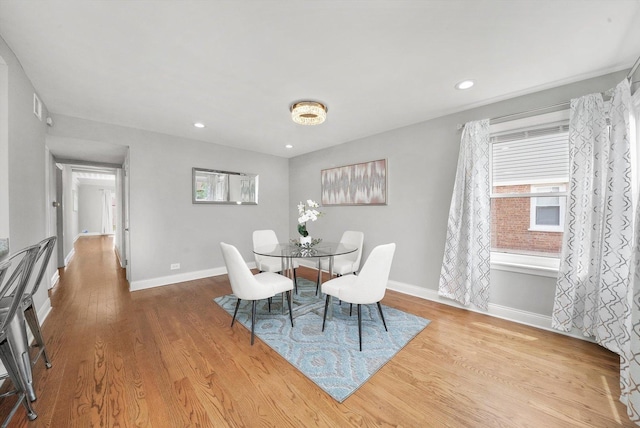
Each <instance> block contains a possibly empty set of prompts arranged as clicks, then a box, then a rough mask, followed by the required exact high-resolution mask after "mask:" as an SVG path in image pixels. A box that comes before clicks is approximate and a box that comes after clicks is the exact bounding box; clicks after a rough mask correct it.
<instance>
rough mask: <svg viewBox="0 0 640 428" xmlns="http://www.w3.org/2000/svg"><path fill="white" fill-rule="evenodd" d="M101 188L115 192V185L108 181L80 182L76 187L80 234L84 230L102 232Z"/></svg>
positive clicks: (92, 232)
mask: <svg viewBox="0 0 640 428" xmlns="http://www.w3.org/2000/svg"><path fill="white" fill-rule="evenodd" d="M103 190H111V193H112V194H115V191H116V187H115V185H114V184H113V183H109V182H104V183H100V184H82V183H80V186H79V187H78V231H79V233H80V234H83V233H84V231H85V230H86V231H87V233H90V234H99V233H101V232H102V194H103ZM114 211H115V210H114ZM114 214H115V212H114ZM114 220H115V219H114Z"/></svg>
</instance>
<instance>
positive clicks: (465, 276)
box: [438, 119, 491, 310]
mask: <svg viewBox="0 0 640 428" xmlns="http://www.w3.org/2000/svg"><path fill="white" fill-rule="evenodd" d="M490 216H491V200H490V186H489V119H484V120H479V121H475V122H469V123H467V124H465V126H464V130H463V132H462V140H461V144H460V154H459V156H458V169H457V171H456V181H455V184H454V186H453V196H452V197H451V206H450V208H449V220H448V223H447V240H446V242H445V250H444V258H443V261H442V270H441V272H440V284H439V288H438V294H439V295H440V296H443V297H447V298H449V299H453V300H455V301H457V302H459V303H461V304H463V305H465V306H469V305H470V304H473V305H475V306H477V307H479V308H481V309H485V310H486V309H487V307H488V304H489V269H490V263H489V262H490V255H491V248H490V247H491V219H490Z"/></svg>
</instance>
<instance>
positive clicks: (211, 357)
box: [0, 237, 635, 428]
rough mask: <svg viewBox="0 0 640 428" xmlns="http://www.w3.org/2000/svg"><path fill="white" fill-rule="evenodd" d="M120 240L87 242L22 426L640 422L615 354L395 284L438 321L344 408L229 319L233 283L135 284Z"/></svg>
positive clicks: (64, 276)
mask: <svg viewBox="0 0 640 428" xmlns="http://www.w3.org/2000/svg"><path fill="white" fill-rule="evenodd" d="M112 245H113V243H112V241H111V239H109V238H103V237H91V238H89V237H86V238H81V239H79V240H78V241H77V243H76V252H75V256H74V258H73V260H72V261H71V263H70V264H69V266H68V267H67V268H66V269H64V271H62V273H61V279H60V282H59V284H58V285H57V286H56V287H55V288H54V289H53V290H52V291H51V302H52V305H53V310H52V312H51V314H50V315H49V317H48V318H47V319H46V321H45V323H44V326H43V332H44V336H45V339H46V341H47V347H48V351H49V354H50V356H51V359H52V362H53V368H51V369H49V370H47V369H45V368H44V364H43V362H42V360H41V361H39V362H38V364H37V365H36V366H35V367H34V379H35V383H36V389H37V394H38V400H37V401H36V402H34V403H33V405H34V408H35V409H36V411H37V413H38V419H37V420H36V421H34V422H30V423H29V422H27V419H26V417H25V412H24V410H23V409H22V408H20V410H19V411H18V413H17V414H16V415H15V416H14V417H13V419H12V422H11V425H10V426H12V427H25V426H29V427H54V428H58V427H94V426H95V427H134V426H140V427H183V426H193V427H225V426H231V427H264V426H270V427H302V426H305V427H307V426H320V427H351V426H355V427H372V426H401V427H545V428H550V427H598V428H601V427H618V426H621V427H633V426H635V425H634V424H632V423H631V422H630V421H629V420H628V417H627V416H626V410H625V407H624V406H623V405H622V404H621V403H620V402H619V401H618V397H619V393H620V390H619V382H618V377H619V374H618V370H619V360H618V357H617V356H616V355H615V354H613V353H611V352H609V351H607V350H605V349H604V348H601V347H599V346H597V345H594V344H591V343H587V342H584V341H581V340H577V339H572V338H568V337H565V336H562V335H560V334H555V333H552V332H547V331H543V330H538V329H535V328H531V327H527V326H523V325H519V324H515V323H511V322H508V321H504V320H500V319H497V318H492V317H489V316H485V315H481V314H477V313H473V312H468V311H465V310H460V309H456V308H453V307H449V306H446V305H441V304H437V303H434V302H429V301H425V300H421V299H418V298H415V297H411V296H406V295H403V294H399V293H395V292H391V291H389V292H387V295H386V297H385V299H384V301H383V302H384V304H386V305H389V306H393V307H396V308H399V309H402V310H405V311H408V312H411V313H414V314H417V315H420V316H423V317H425V318H428V319H430V320H431V324H430V325H429V326H428V327H427V328H426V329H425V330H424V331H423V332H422V333H420V334H419V335H418V336H417V337H416V338H415V339H414V340H413V341H411V342H410V343H409V344H408V345H407V346H406V347H405V348H404V349H402V350H401V351H400V352H399V354H398V355H396V357H394V358H393V359H392V360H391V361H390V362H389V363H388V364H386V365H385V366H384V367H382V369H381V370H380V371H379V372H378V373H376V374H375V375H374V376H373V377H372V379H371V380H370V381H369V382H367V383H365V384H364V385H363V386H362V387H361V388H360V389H359V390H358V391H356V392H355V393H354V394H353V395H352V396H351V397H349V398H348V399H347V400H346V401H345V402H344V403H342V404H339V403H337V402H336V401H334V400H333V399H332V398H331V397H329V396H328V395H326V394H325V393H324V392H323V391H322V390H321V389H319V388H318V387H316V386H315V384H314V383H313V382H311V381H310V380H308V379H307V378H306V377H305V376H303V375H302V374H300V373H299V372H298V371H297V370H296V369H294V368H293V367H292V366H291V365H289V363H287V362H286V361H285V360H284V359H282V357H280V356H279V355H278V354H277V353H275V352H274V351H272V350H271V349H270V348H269V347H268V346H267V345H265V344H264V343H262V342H261V341H260V340H259V339H256V343H255V345H254V346H250V345H249V336H250V334H249V332H248V331H247V330H246V329H245V328H244V327H242V326H241V325H238V324H236V325H235V326H234V327H233V328H231V327H230V326H229V324H230V322H231V317H230V316H229V315H228V314H227V313H226V312H225V311H223V310H222V309H221V308H220V307H218V305H216V304H215V303H214V302H213V299H214V298H215V297H217V296H220V295H224V294H227V293H229V292H230V291H231V289H230V286H229V283H228V280H227V277H226V276H218V277H212V278H206V279H202V280H196V281H189V282H184V283H180V284H174V285H169V286H165V287H158V288H153V289H148V290H143V291H137V292H134V293H130V292H129V291H128V285H127V282H126V280H125V278H124V272H123V271H122V270H121V269H120V268H119V267H118V266H117V262H116V258H115V255H114V252H113V248H112ZM314 274H315V271H313V270H309V269H304V268H301V269H300V271H299V275H302V276H305V277H308V278H309V279H313V278H314ZM354 322H355V318H354ZM318 328H320V326H318ZM389 328H390V331H391V334H393V333H392V331H393V326H389ZM11 400H13V398H6V399H4V400H3V401H2V404H0V415H2V416H4V415H6V412H7V407H8V405H9V403H10V402H11Z"/></svg>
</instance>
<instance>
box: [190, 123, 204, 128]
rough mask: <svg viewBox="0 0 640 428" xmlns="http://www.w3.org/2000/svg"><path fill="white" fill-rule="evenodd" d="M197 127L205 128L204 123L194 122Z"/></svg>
mask: <svg viewBox="0 0 640 428" xmlns="http://www.w3.org/2000/svg"><path fill="white" fill-rule="evenodd" d="M193 126H195V127H196V128H204V123H200V122H196V123H194V124H193Z"/></svg>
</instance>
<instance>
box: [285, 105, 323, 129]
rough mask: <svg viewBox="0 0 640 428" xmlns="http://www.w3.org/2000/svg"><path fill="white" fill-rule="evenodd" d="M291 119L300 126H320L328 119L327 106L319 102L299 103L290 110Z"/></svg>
mask: <svg viewBox="0 0 640 428" xmlns="http://www.w3.org/2000/svg"><path fill="white" fill-rule="evenodd" d="M289 110H291V119H293V121H294V122H295V123H299V124H300V125H320V124H321V123H322V122H324V121H325V119H326V118H327V110H328V109H327V106H325V105H324V104H322V103H319V102H317V101H298V102H297V103H293V104H292V105H291V107H290V108H289Z"/></svg>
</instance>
